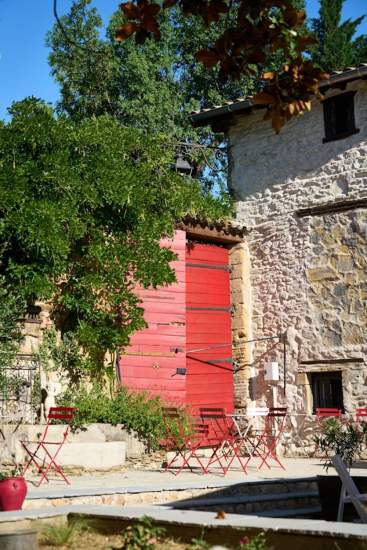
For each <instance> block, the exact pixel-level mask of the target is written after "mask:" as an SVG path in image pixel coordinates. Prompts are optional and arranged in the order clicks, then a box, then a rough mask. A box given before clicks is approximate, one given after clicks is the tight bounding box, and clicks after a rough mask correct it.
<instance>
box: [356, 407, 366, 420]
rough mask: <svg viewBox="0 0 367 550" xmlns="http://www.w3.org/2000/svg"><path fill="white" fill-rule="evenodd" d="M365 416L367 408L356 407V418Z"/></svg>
mask: <svg viewBox="0 0 367 550" xmlns="http://www.w3.org/2000/svg"><path fill="white" fill-rule="evenodd" d="M364 417H367V409H364V408H363V409H357V410H356V418H357V419H359V418H364Z"/></svg>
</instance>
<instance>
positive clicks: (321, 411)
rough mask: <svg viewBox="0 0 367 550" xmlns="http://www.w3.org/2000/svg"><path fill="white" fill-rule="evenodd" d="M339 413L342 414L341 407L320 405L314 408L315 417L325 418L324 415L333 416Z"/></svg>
mask: <svg viewBox="0 0 367 550" xmlns="http://www.w3.org/2000/svg"><path fill="white" fill-rule="evenodd" d="M341 415H342V411H341V409H336V408H332V407H320V408H317V409H316V416H317V418H326V417H330V418H333V417H337V416H341Z"/></svg>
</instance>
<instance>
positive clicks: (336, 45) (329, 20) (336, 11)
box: [311, 0, 367, 71]
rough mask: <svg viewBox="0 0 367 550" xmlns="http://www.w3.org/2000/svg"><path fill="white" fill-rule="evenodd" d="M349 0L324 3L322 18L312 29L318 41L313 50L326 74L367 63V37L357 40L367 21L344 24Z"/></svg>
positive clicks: (360, 20)
mask: <svg viewBox="0 0 367 550" xmlns="http://www.w3.org/2000/svg"><path fill="white" fill-rule="evenodd" d="M344 3H345V0H320V11H319V17H318V18H317V19H313V20H312V22H311V28H312V30H313V32H314V34H315V36H316V38H317V40H318V43H317V45H316V46H315V47H314V48H312V57H313V59H314V61H315V62H316V63H317V64H318V65H319V66H320V67H321V68H322V69H323V70H325V71H333V70H338V69H344V68H345V67H350V66H355V65H358V64H359V63H364V62H366V61H367V36H366V35H362V36H359V37H358V38H354V37H355V34H356V32H357V30H358V27H359V25H360V24H361V23H362V21H363V19H364V17H365V16H364V15H361V16H360V17H358V18H357V19H353V20H352V19H348V20H346V21H344V22H342V11H343V6H344Z"/></svg>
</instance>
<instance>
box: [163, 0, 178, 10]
mask: <svg viewBox="0 0 367 550" xmlns="http://www.w3.org/2000/svg"><path fill="white" fill-rule="evenodd" d="M177 2H178V0H164V2H163V8H164V9H166V8H172V6H175V5H176V4H177Z"/></svg>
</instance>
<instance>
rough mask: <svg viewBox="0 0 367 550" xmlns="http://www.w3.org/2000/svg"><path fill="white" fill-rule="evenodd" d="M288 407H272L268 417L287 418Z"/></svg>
mask: <svg viewBox="0 0 367 550" xmlns="http://www.w3.org/2000/svg"><path fill="white" fill-rule="evenodd" d="M287 410H288V409H287V407H270V408H269V414H268V416H280V417H282V416H286V414H287Z"/></svg>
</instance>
